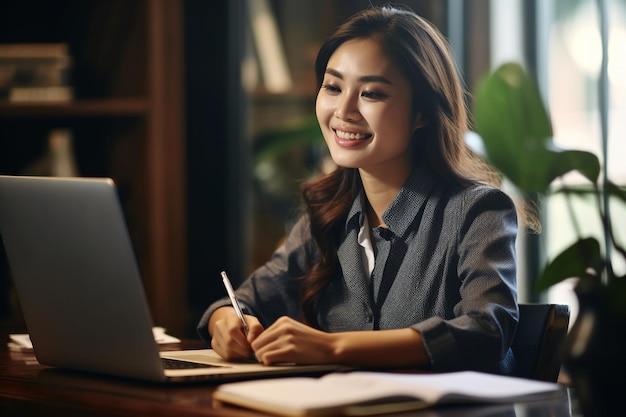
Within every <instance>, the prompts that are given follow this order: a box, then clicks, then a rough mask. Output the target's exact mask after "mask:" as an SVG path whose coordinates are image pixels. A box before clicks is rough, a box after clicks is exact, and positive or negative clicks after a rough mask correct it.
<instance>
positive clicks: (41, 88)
mask: <svg viewBox="0 0 626 417" xmlns="http://www.w3.org/2000/svg"><path fill="white" fill-rule="evenodd" d="M71 64H72V60H71V56H70V54H69V48H68V45H67V44H64V43H50V44H33V43H29V44H0V101H5V102H6V101H8V102H11V103H18V102H19V103H41V102H45V103H49V102H68V101H70V100H71V99H72V96H73V92H72V87H71V86H70V70H71Z"/></svg>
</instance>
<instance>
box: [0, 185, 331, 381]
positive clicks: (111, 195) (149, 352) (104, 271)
mask: <svg viewBox="0 0 626 417" xmlns="http://www.w3.org/2000/svg"><path fill="white" fill-rule="evenodd" d="M0 237H1V238H2V241H3V244H4V248H5V251H6V255H7V259H8V262H9V267H10V270H11V276H12V279H13V282H14V285H15V290H16V293H17V296H18V299H19V301H20V305H21V308H22V313H23V316H24V320H25V323H26V326H27V329H28V333H29V335H30V339H31V341H32V344H33V349H34V354H35V357H36V358H37V360H38V361H39V362H40V363H41V364H43V365H49V366H54V367H60V368H66V369H73V370H80V371H88V372H95V373H100V374H108V375H115V376H121V377H129V378H135V379H141V380H147V381H156V382H168V381H175V382H176V381H189V380H200V379H208V380H214V381H221V380H233V379H247V378H257V377H259V378H260V377H264V376H285V375H291V374H306V373H318V372H319V373H323V372H329V371H332V370H335V369H337V368H338V367H337V366H334V365H319V366H318V365H290V364H287V365H281V366H264V365H262V364H259V363H257V362H252V361H251V362H250V363H247V362H227V361H225V360H223V359H221V357H220V356H219V355H217V354H216V353H215V352H214V351H213V350H211V349H200V350H181V351H168V352H159V348H158V344H157V342H156V341H155V339H154V334H153V331H152V328H153V322H152V318H151V315H150V311H149V309H148V304H147V300H146V297H145V294H144V289H143V286H142V281H141V277H140V274H139V270H138V266H137V261H136V258H135V254H134V251H133V247H132V244H131V240H130V237H129V234H128V230H127V226H126V222H125V219H124V215H123V211H122V208H121V205H120V202H119V198H118V192H117V189H116V186H115V184H114V182H113V181H112V180H111V179H110V178H60V177H20V176H0ZM220 290H223V289H222V288H220ZM166 362H169V364H166ZM172 363H174V364H175V365H176V366H174V368H175V369H170V367H171V366H170V365H171V364H172Z"/></svg>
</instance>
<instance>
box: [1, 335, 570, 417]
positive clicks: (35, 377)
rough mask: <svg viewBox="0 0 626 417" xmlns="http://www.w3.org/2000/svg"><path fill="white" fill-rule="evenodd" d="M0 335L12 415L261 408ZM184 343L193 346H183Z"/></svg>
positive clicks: (544, 406) (520, 408)
mask: <svg viewBox="0 0 626 417" xmlns="http://www.w3.org/2000/svg"><path fill="white" fill-rule="evenodd" d="M6 341H7V337H6V335H0V343H1V344H2V345H1V346H0V415H2V416H3V417H9V416H11V417H13V416H46V417H49V416H63V417H68V416H70V417H71V416H81V417H82V416H90V417H100V416H144V415H145V416H150V417H158V416H168V417H187V416H226V417H252V416H257V417H258V416H259V414H258V413H255V412H250V411H246V410H241V409H236V408H231V407H214V406H213V404H212V399H211V395H212V393H213V391H214V390H215V387H216V385H215V384H214V383H213V384H211V383H195V384H188V385H182V386H164V385H156V384H150V383H142V382H137V381H130V380H125V379H117V378H110V377H105V376H99V375H89V374H82V373H77V372H72V371H67V370H62V369H56V368H50V367H45V366H42V365H40V364H39V363H37V361H36V359H35V357H34V355H33V354H32V353H28V352H26V353H24V352H14V351H10V350H8V348H7V347H6ZM184 347H190V346H188V345H185V346H184ZM570 403H571V402H570V397H569V395H567V394H566V395H564V396H563V398H561V399H558V400H550V401H542V402H535V403H522V404H515V405H514V404H505V405H487V406H483V405H481V406H462V407H458V406H457V407H437V408H432V409H429V410H423V411H420V412H413V413H406V414H394V415H393V416H394V417H398V416H408V415H411V416H426V417H469V416H472V417H483V416H484V417H487V416H488V417H496V416H509V417H515V416H516V415H522V416H551V417H572V416H575V415H576V414H572V413H571V411H570Z"/></svg>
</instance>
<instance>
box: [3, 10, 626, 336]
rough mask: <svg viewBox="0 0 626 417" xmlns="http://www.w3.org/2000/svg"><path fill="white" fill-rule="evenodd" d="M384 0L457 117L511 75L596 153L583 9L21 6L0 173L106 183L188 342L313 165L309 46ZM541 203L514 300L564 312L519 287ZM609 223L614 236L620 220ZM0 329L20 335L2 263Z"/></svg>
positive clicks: (560, 232) (561, 294)
mask: <svg viewBox="0 0 626 417" xmlns="http://www.w3.org/2000/svg"><path fill="white" fill-rule="evenodd" d="M386 3H392V4H393V3H398V4H403V5H406V6H408V7H410V8H412V9H413V10H414V11H415V12H417V13H418V14H420V15H422V16H424V17H425V18H427V19H428V20H430V21H431V22H433V23H434V24H435V25H436V26H438V27H439V28H440V30H441V31H442V32H443V33H444V34H445V35H446V37H447V38H448V40H449V42H450V44H451V46H452V49H453V51H454V55H455V57H456V59H457V62H458V67H459V73H460V75H461V76H462V78H463V80H464V83H465V86H466V88H467V90H468V91H469V92H470V103H468V104H469V106H470V108H471V93H473V92H475V89H476V86H477V84H478V83H479V81H480V80H481V78H482V77H483V76H485V75H486V74H487V73H488V72H489V71H490V70H492V69H495V68H496V67H497V66H499V65H500V64H502V63H505V62H508V61H515V62H519V63H522V64H523V65H524V66H525V68H526V69H527V70H528V71H529V72H530V74H531V75H532V76H533V77H534V78H535V80H536V81H537V83H538V85H539V87H540V90H541V93H542V96H543V98H544V100H545V103H546V106H547V107H548V110H549V112H550V114H551V117H552V121H553V124H554V130H555V137H554V140H555V142H556V143H557V144H558V145H560V146H563V147H566V148H577V149H585V150H590V151H593V152H595V153H597V154H598V155H600V153H601V152H600V151H601V149H600V148H601V140H600V134H601V129H600V126H599V124H600V120H601V117H600V106H599V98H598V94H597V83H598V76H599V70H600V62H601V44H600V31H599V16H598V13H597V2H596V1H595V0H491V1H490V0H413V1H410V0H405V1H402V2H394V1H391V2H389V1H371V0H298V1H293V0H228V1H226V0H224V1H217V0H212V1H208V0H133V1H125V0H89V1H83V0H58V1H54V2H50V1H45V0H20V1H4V2H2V4H1V5H0V174H11V175H32V174H36V175H80V176H106V177H112V178H113V179H114V180H115V181H116V183H117V185H118V187H119V192H120V199H121V201H122V204H123V207H124V210H125V214H126V219H127V223H128V227H129V231H130V234H131V238H132V240H133V244H134V246H135V251H136V254H137V259H138V262H139V266H140V270H141V273H142V278H143V281H144V287H145V289H146V293H147V297H148V301H149V303H150V307H151V309H152V313H153V316H154V321H155V324H156V325H160V326H164V327H166V328H167V329H168V331H169V332H170V333H172V334H174V335H177V336H185V337H194V335H195V333H194V330H193V329H194V326H195V323H196V321H197V320H198V318H199V316H200V315H201V313H202V311H203V310H204V308H206V306H208V304H209V303H210V302H212V301H214V300H216V299H218V298H221V297H222V296H223V295H224V292H223V288H222V285H221V281H220V277H219V272H220V271H221V270H227V271H228V273H229V275H230V276H231V278H232V279H233V281H235V282H236V283H239V282H241V281H242V280H243V279H245V277H246V276H247V275H248V274H249V273H250V272H251V271H252V270H254V269H255V268H256V267H258V266H259V265H261V264H262V263H263V262H265V260H267V259H268V257H269V256H270V255H271V253H272V251H273V250H274V249H275V248H276V246H277V245H278V244H279V243H280V241H281V239H282V238H283V237H284V236H285V234H286V233H287V231H288V230H289V228H290V226H291V225H292V224H293V221H294V220H295V218H296V216H297V214H298V207H299V195H298V186H299V183H300V182H301V181H302V180H304V179H307V178H310V177H311V176H314V175H317V174H319V173H320V172H321V171H322V170H323V169H324V167H325V166H326V164H327V163H328V158H327V155H326V153H325V149H324V145H323V141H322V138H321V134H320V132H319V128H318V127H317V125H316V121H315V119H314V100H315V95H316V90H317V85H316V82H315V76H314V72H313V62H314V59H315V55H316V53H317V49H318V47H319V45H320V44H321V42H322V41H323V40H324V38H325V37H327V36H328V35H329V34H330V33H331V32H332V30H333V29H334V28H335V27H336V26H337V25H338V24H339V23H341V22H342V21H343V20H344V19H345V18H347V17H348V16H350V15H351V14H353V13H354V12H356V11H358V10H361V9H363V8H366V7H368V6H369V5H370V4H386ZM607 3H608V6H609V9H610V14H609V16H610V21H609V34H610V41H609V53H610V57H611V58H610V60H609V76H610V102H609V106H608V109H607V112H608V116H609V118H608V120H609V148H610V153H609V158H608V160H607V161H603V162H606V163H607V167H608V169H609V173H610V176H611V178H612V179H613V181H614V182H616V183H619V184H620V185H625V184H626V164H624V163H622V161H621V158H622V157H623V156H624V155H626V141H625V140H624V134H625V133H626V132H625V130H626V125H625V124H624V122H623V121H624V119H626V83H625V82H624V77H623V76H618V75H617V74H624V73H625V71H626V0H607ZM564 181H567V182H570V183H572V184H576V183H577V182H578V181H579V179H578V178H577V177H576V176H575V175H572V176H568V177H567V178H565V179H564ZM541 204H542V207H543V208H544V209H545V211H544V213H545V216H544V218H545V219H544V231H543V233H542V234H541V235H527V234H525V233H522V236H521V238H520V241H519V243H518V245H519V251H520V255H521V256H520V259H519V263H520V265H519V268H520V274H519V283H520V301H537V300H539V299H541V300H550V301H558V302H565V303H568V304H570V305H572V307H573V310H574V314H575V303H576V300H575V297H574V296H573V294H572V291H571V284H570V283H567V282H566V283H563V284H560V285H559V286H557V287H555V288H553V289H552V290H550V292H549V293H545V294H535V293H534V292H533V291H532V284H533V277H535V276H536V275H537V273H538V271H539V269H540V268H541V265H543V262H545V260H546V259H548V258H549V257H550V256H551V254H554V253H557V252H558V251H560V250H562V249H563V245H564V244H565V243H567V242H569V241H570V240H571V233H573V232H572V230H571V229H572V227H571V225H570V224H568V222H567V221H568V218H567V216H564V215H563V212H564V210H566V208H565V207H564V203H563V201H561V200H559V198H558V197H550V198H549V199H546V200H545V201H542V202H541ZM578 204H584V202H578ZM582 209H583V210H584V209H585V208H584V207H583V208H582ZM589 210H593V208H592V204H591V203H590V204H589ZM616 210H619V208H616ZM595 217H597V216H591V215H590V216H589V218H593V219H595ZM613 219H614V222H616V223H618V225H617V227H616V230H621V231H626V213H625V212H623V211H621V212H620V211H616V212H614V213H613ZM619 224H621V226H620V225H619ZM584 227H585V228H588V229H589V233H596V231H598V233H599V227H600V225H598V224H595V223H594V222H591V221H589V222H584ZM618 238H621V241H622V242H623V241H624V235H622V236H621V237H620V236H618ZM0 249H2V248H1V241H0ZM617 267H619V268H624V267H625V266H624V265H617ZM571 322H573V320H571ZM0 326H2V327H3V328H7V329H23V322H22V319H21V315H20V309H19V301H18V300H17V298H16V296H15V294H14V292H13V288H12V283H11V278H10V270H9V268H8V265H7V262H6V259H5V258H4V251H3V250H0Z"/></svg>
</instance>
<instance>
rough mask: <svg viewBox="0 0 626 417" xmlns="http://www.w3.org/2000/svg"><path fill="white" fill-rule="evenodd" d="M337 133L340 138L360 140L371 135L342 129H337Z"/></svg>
mask: <svg viewBox="0 0 626 417" xmlns="http://www.w3.org/2000/svg"><path fill="white" fill-rule="evenodd" d="M335 133H336V134H337V137H339V138H340V139H350V140H360V139H367V138H368V137H370V135H369V134H365V133H351V132H342V131H340V130H335Z"/></svg>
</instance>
